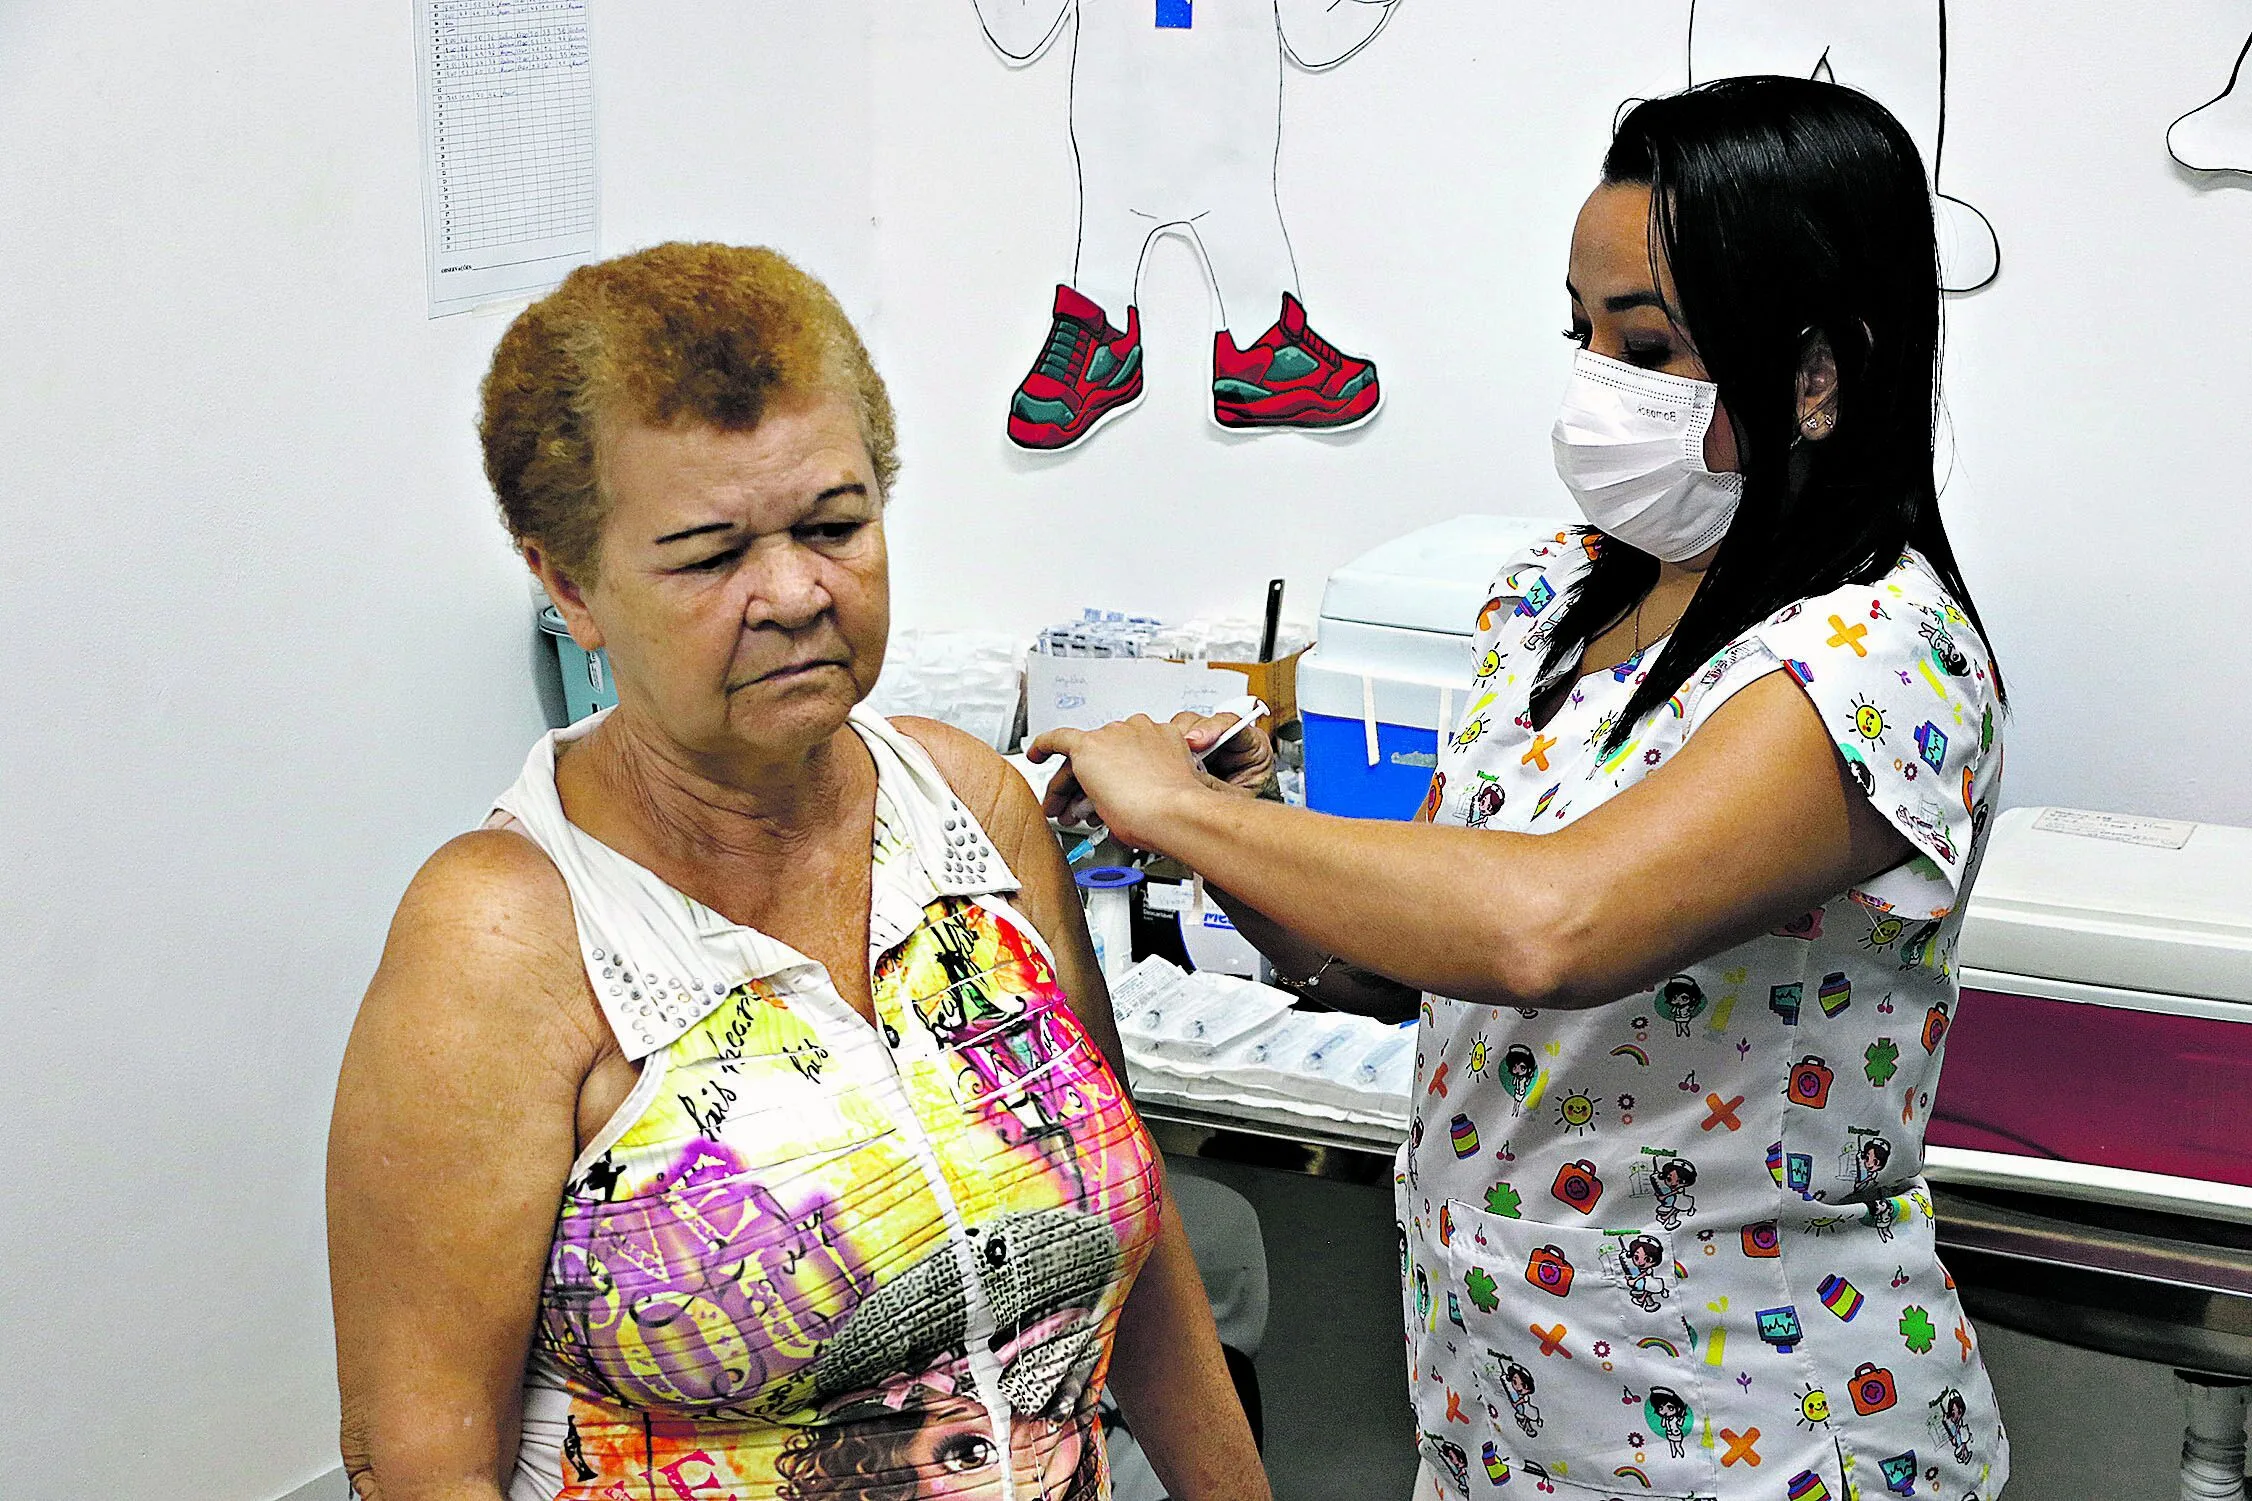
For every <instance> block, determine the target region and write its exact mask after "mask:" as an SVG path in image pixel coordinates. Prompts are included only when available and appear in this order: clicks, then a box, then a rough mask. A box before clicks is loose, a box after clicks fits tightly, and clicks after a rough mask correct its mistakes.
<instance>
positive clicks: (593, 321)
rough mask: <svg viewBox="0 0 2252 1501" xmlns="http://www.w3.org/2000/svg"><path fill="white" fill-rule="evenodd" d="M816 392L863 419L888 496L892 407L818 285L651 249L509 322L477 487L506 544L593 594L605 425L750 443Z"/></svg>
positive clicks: (490, 382) (785, 265) (711, 250)
mask: <svg viewBox="0 0 2252 1501" xmlns="http://www.w3.org/2000/svg"><path fill="white" fill-rule="evenodd" d="M820 395H838V396H843V397H845V398H846V399H848V400H850V401H851V402H852V403H853V404H854V405H855V406H856V407H857V408H858V410H859V415H860V429H861V435H862V436H863V437H864V438H865V439H866V440H867V444H868V456H869V458H870V459H872V460H873V461H874V463H875V467H876V479H877V482H878V483H879V484H880V485H881V486H882V487H883V488H884V489H885V490H886V491H888V490H889V489H890V488H891V484H892V481H893V480H894V479H895V478H896V477H897V476H898V473H899V452H898V440H897V436H896V434H895V432H894V430H893V419H892V408H891V397H890V394H889V393H888V392H886V391H885V389H884V382H883V378H882V377H881V376H879V375H877V374H876V367H875V365H874V364H873V363H872V362H871V361H870V360H869V358H868V350H867V348H866V346H865V345H863V344H862V343H861V341H860V335H859V333H858V331H857V330H855V329H854V328H853V326H852V321H851V320H850V319H848V318H847V317H846V316H845V312H844V309H843V308H842V307H840V306H839V305H838V303H837V299H836V297H835V296H834V295H833V294H831V292H830V291H829V289H828V288H827V287H825V286H823V285H822V284H821V282H820V281H819V280H817V279H816V278H814V277H813V276H810V275H808V274H807V273H806V272H804V271H802V270H800V269H799V268H798V267H797V266H796V265H794V264H792V263H791V262H790V260H789V259H788V258H787V257H785V256H783V255H781V254H779V253H777V252H775V251H772V250H766V249H762V248H758V247H754V246H741V245H717V244H686V243H682V242H678V241H675V242H673V243H670V244H664V245H655V246H652V247H650V248H649V249H647V250H637V251H635V252H634V253H633V254H631V255H622V256H619V257H617V258H616V259H614V260H607V261H601V262H597V263H596V264H594V265H591V266H581V267H579V268H578V269H577V270H575V271H573V272H572V273H571V274H570V275H569V276H567V277H565V278H564V280H563V284H562V285H561V286H559V287H557V288H556V289H555V290H554V291H553V292H550V293H549V294H548V295H547V296H545V297H543V298H541V299H540V300H539V301H538V302H535V303H533V304H532V305H531V306H530V307H528V308H526V309H525V310H524V311H523V312H522V313H520V314H518V315H517V317H516V321H515V322H514V323H512V324H510V325H509V327H508V332H507V333H505V334H503V335H502V336H501V341H500V347H499V348H498V349H496V350H494V351H493V364H492V369H491V370H490V371H488V372H487V373H486V376H485V384H484V390H483V413H482V416H481V418H480V420H479V423H478V435H479V437H480V438H481V439H482V440H483V442H484V448H485V477H486V479H488V480H489V481H491V483H492V487H493V494H494V495H495V496H496V497H497V498H498V499H499V501H500V511H501V519H502V520H503V521H504V522H505V523H506V525H507V527H508V531H509V535H510V536H511V537H513V538H515V540H516V544H517V545H518V546H519V547H522V546H524V545H526V544H533V545H536V546H538V547H539V548H540V550H541V551H542V552H544V553H546V554H547V555H548V556H549V557H550V558H552V559H553V560H554V561H555V563H556V565H557V566H558V567H559V568H561V569H562V571H563V573H564V574H565V575H566V576H567V577H569V578H570V579H572V580H573V581H574V582H577V583H580V584H582V585H583V584H591V583H593V582H594V579H595V573H596V570H597V568H598V566H599V558H598V556H597V554H598V551H599V548H598V542H599V539H600V537H601V533H602V523H603V521H604V518H605V517H606V515H607V513H608V509H609V507H608V504H607V502H606V501H605V499H604V497H603V495H602V492H601V488H600V486H599V485H598V484H597V482H596V469H595V454H594V435H595V430H596V428H597V426H598V425H599V424H600V423H601V421H602V420H604V419H611V420H618V419H625V420H630V421H636V422H642V423H647V424H649V425H652V426H656V427H672V426H678V425H686V424H702V425H705V426H710V427H716V428H720V429H722V430H724V431H728V432H748V431H750V430H751V429H752V428H755V427H757V426H758V425H759V422H760V420H761V419H762V418H763V417H764V416H765V414H766V412H767V410H768V409H769V407H770V406H771V405H772V404H773V403H775V402H787V401H792V400H799V399H803V398H806V397H810V396H820Z"/></svg>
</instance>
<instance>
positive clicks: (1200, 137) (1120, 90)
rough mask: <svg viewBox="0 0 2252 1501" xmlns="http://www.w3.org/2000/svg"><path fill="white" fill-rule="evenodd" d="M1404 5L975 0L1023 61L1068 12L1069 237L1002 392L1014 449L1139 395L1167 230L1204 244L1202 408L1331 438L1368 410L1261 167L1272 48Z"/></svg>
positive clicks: (1373, 379) (1032, 57) (1371, 389)
mask: <svg viewBox="0 0 2252 1501" xmlns="http://www.w3.org/2000/svg"><path fill="white" fill-rule="evenodd" d="M1397 3H1398V0H972V4H974V5H975V6H976V8H977V13H978V19H979V21H980V22H982V23H983V25H984V27H985V34H986V37H987V39H988V40H989V41H991V42H992V44H993V46H994V49H995V50H996V51H998V52H999V53H1000V54H1001V55H1002V57H1003V58H1005V59H1007V60H1008V61H1009V62H1010V63H1011V64H1013V65H1016V66H1026V65H1029V64H1031V63H1034V62H1037V61H1038V60H1039V59H1040V57H1041V56H1042V54H1044V53H1045V52H1046V51H1047V50H1048V49H1049V47H1050V46H1051V45H1053V44H1054V43H1055V41H1056V40H1057V38H1058V37H1059V36H1060V35H1061V34H1062V32H1063V31H1064V29H1065V25H1066V23H1067V22H1069V21H1071V20H1072V19H1073V17H1074V16H1076V17H1077V21H1078V25H1077V28H1076V31H1075V34H1074V38H1073V43H1072V48H1071V139H1072V144H1073V147H1074V149H1075V151H1076V153H1077V156H1078V161H1079V243H1078V251H1077V255H1076V258H1075V263H1074V266H1073V269H1072V274H1071V280H1070V281H1069V282H1068V283H1065V284H1061V285H1059V286H1057V288H1056V296H1055V304H1054V308H1053V313H1052V318H1053V321H1052V322H1051V323H1050V325H1049V329H1048V339H1047V343H1046V344H1045V345H1044V346H1043V347H1042V349H1041V351H1040V354H1039V356H1038V358H1037V359H1035V361H1034V362H1033V366H1032V369H1031V371H1030V373H1029V374H1027V375H1026V376H1025V378H1024V380H1023V382H1022V383H1021V384H1020V385H1019V386H1018V387H1017V390H1016V393H1015V395H1014V396H1013V397H1012V398H1011V400H1010V405H1009V422H1008V433H1009V439H1010V441H1011V442H1013V443H1015V444H1017V445H1018V446H1019V447H1021V448H1028V449H1040V450H1057V449H1064V448H1069V447H1071V446H1072V445H1074V444H1076V443H1079V442H1081V441H1082V440H1084V439H1085V438H1086V437H1087V436H1088V435H1089V434H1091V433H1092V432H1094V431H1095V429H1096V428H1098V427H1100V426H1102V425H1103V424H1104V423H1105V422H1107V421H1109V420H1110V419H1112V418H1114V417H1117V416H1120V415H1123V414H1124V413H1125V412H1127V411H1130V410H1132V408H1133V407H1134V406H1135V405H1137V404H1138V403H1139V402H1140V400H1141V398H1142V391H1143V379H1142V377H1143V371H1142V338H1141V313H1140V310H1139V309H1138V308H1137V307H1136V306H1135V299H1136V295H1137V292H1138V288H1139V283H1140V279H1141V268H1142V262H1143V257H1144V256H1145V255H1146V254H1147V252H1148V249H1149V246H1150V243H1151V242H1152V241H1153V240H1154V239H1156V237H1157V236H1159V235H1161V234H1166V233H1173V234H1178V235H1181V236H1182V237H1183V238H1185V239H1187V240H1188V241H1189V242H1190V243H1191V245H1193V246H1194V247H1195V249H1196V250H1197V252H1198V254H1199V255H1200V256H1201V257H1202V259H1203V262H1204V268H1205V272H1206V274H1207V276H1208V277H1209V278H1210V280H1211V285H1212V294H1213V302H1214V306H1215V309H1216V312H1217V322H1218V325H1219V326H1218V328H1217V329H1216V330H1215V331H1214V333H1213V337H1212V405H1211V408H1210V412H1211V416H1212V420H1213V421H1214V422H1215V423H1217V424H1218V425H1219V426H1220V427H1222V428H1224V429H1226V430H1228V431H1232V432H1275V431H1292V430H1295V431H1300V432H1313V431H1320V432H1342V431H1345V430H1347V429H1350V428H1354V427H1358V426H1360V425H1361V424H1363V423H1365V422H1367V421H1369V420H1370V419H1371V418H1372V417H1374V416H1375V415H1376V412H1377V408H1378V407H1379V405H1380V404H1381V402H1382V400H1383V388H1382V387H1381V385H1380V384H1379V383H1378V380H1377V375H1376V367H1375V365H1373V364H1372V363H1370V362H1369V361H1367V360H1365V359H1360V358H1357V357H1355V356H1353V355H1349V354H1346V353H1345V352H1343V351H1342V350H1340V349H1338V348H1337V347H1336V346H1335V345H1333V344H1331V343H1329V342H1328V341H1327V340H1326V339H1324V338H1322V337H1321V335H1319V334H1317V333H1316V332H1314V330H1313V328H1312V327H1311V326H1310V325H1309V324H1308V322H1307V319H1306V309H1305V307H1304V305H1303V304H1301V303H1300V301H1299V300H1298V297H1299V286H1298V267H1297V262H1296V259H1295V258H1294V257H1293V255H1292V253H1291V248H1290V235H1289V231H1288V230H1287V229H1286V228H1285V226H1284V223H1283V216H1282V207H1281V203H1280V201H1279V199H1278V197H1277V194H1276V187H1275V167H1276V162H1277V159H1278V156H1279V153H1280V150H1281V145H1282V86H1283V72H1284V67H1285V60H1286V59H1287V60H1288V62H1291V63H1295V64H1296V65H1297V66H1299V67H1301V68H1304V69H1307V70H1309V71H1320V70H1322V69H1325V68H1333V67H1336V66H1337V65H1338V64H1339V63H1342V62H1344V61H1345V60H1346V59H1348V58H1350V57H1351V56H1353V55H1354V54H1355V53H1357V52H1359V51H1360V50H1361V49H1362V48H1363V47H1366V46H1367V45H1368V44H1369V43H1370V42H1371V41H1373V40H1374V39H1375V37H1376V34H1377V33H1378V32H1379V31H1381V30H1382V29H1383V28H1384V24H1385V22H1386V21H1388V20H1389V19H1390V18H1391V13H1392V8H1393V6H1394V5H1396V4H1397Z"/></svg>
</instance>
